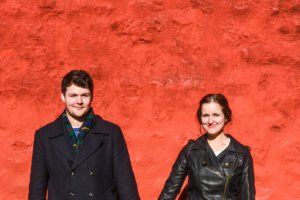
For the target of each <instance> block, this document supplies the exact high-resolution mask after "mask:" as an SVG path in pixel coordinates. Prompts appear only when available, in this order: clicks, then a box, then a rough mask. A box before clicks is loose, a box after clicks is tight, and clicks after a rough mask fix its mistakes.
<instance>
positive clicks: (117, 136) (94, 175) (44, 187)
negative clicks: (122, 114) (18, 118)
mask: <svg viewBox="0 0 300 200" xmlns="http://www.w3.org/2000/svg"><path fill="white" fill-rule="evenodd" d="M95 118H96V120H95V124H94V126H93V128H92V129H91V130H90V132H89V133H88V134H87V135H86V137H85V139H84V141H83V145H82V146H81V149H80V151H79V152H78V153H76V152H74V151H73V150H72V142H71V138H70V137H69V136H68V135H67V134H66V132H65V130H64V124H63V119H62V116H60V117H58V118H57V119H56V120H55V121H54V122H52V123H50V124H48V125H46V126H44V127H42V128H40V129H39V130H37V132H36V134H35V138H34V147H33V156H32V166H31V175H30V184H29V195H28V199H29V200H45V199H46V196H47V195H48V198H47V199H48V200H67V199H70V200H89V199H91V200H117V199H119V200H139V199H140V198H139V194H138V190H137V185H136V181H135V178H134V174H133V171H132V167H131V163H130V159H129V154H128V151H127V147H126V143H125V140H124V137H123V134H122V132H121V129H120V128H119V127H118V126H117V125H114V124H112V123H110V122H107V121H105V120H103V119H101V118H100V117H99V116H95Z"/></svg>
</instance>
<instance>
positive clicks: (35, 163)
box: [28, 132, 48, 200]
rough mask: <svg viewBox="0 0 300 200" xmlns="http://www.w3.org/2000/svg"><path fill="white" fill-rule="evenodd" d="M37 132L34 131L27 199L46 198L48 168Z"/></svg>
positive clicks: (37, 199) (44, 199) (39, 199)
mask: <svg viewBox="0 0 300 200" xmlns="http://www.w3.org/2000/svg"><path fill="white" fill-rule="evenodd" d="M44 155H45V154H44V149H43V147H42V144H41V141H40V138H39V134H38V132H36V133H35V137H34V143H33V153H32V164H31V173H30V183H29V195H28V200H46V193H47V192H46V191H47V184H48V168H47V164H46V161H45V156H44Z"/></svg>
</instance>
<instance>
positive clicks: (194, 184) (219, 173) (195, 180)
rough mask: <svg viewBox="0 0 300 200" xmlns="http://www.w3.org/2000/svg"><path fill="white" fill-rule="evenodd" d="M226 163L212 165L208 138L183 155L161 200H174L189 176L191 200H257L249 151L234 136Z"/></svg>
mask: <svg viewBox="0 0 300 200" xmlns="http://www.w3.org/2000/svg"><path fill="white" fill-rule="evenodd" d="M227 136H228V137H230V139H231V141H230V144H229V147H228V149H227V150H228V151H227V155H226V157H225V158H224V160H223V161H222V163H220V164H219V163H218V162H217V164H216V163H215V162H213V161H212V158H211V156H209V155H210V154H209V153H208V143H207V135H203V136H202V137H200V138H199V139H197V140H196V141H190V142H189V143H188V144H187V145H186V146H185V147H184V148H183V149H182V150H181V152H180V154H179V156H178V158H177V160H176V162H175V164H174V165H173V168H172V171H171V174H170V176H169V178H168V179H167V181H166V183H165V186H164V189H163V191H162V192H161V194H160V196H159V198H158V199H159V200H174V199H175V198H176V196H177V194H178V193H179V192H180V188H181V186H182V184H183V181H184V179H185V177H186V176H188V184H187V187H186V192H187V199H188V200H254V199H255V187H254V172H253V161H252V157H251V155H250V152H249V150H248V148H247V147H245V146H243V145H242V144H240V143H239V142H238V141H237V140H235V139H234V138H233V137H232V136H230V135H227Z"/></svg>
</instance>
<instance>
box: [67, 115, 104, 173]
mask: <svg viewBox="0 0 300 200" xmlns="http://www.w3.org/2000/svg"><path fill="white" fill-rule="evenodd" d="M108 133H109V132H108V130H107V129H106V127H105V125H104V124H103V122H102V120H101V119H100V118H96V122H95V125H94V127H93V128H92V129H91V131H90V132H89V133H88V134H87V135H86V137H85V139H84V141H83V144H82V146H81V149H80V150H79V152H78V153H77V155H76V156H75V160H74V163H73V165H72V167H71V170H74V169H75V168H76V167H78V166H79V165H80V164H81V163H82V162H84V161H85V160H86V159H87V158H89V157H90V156H91V155H92V154H93V153H94V152H95V151H97V150H98V149H99V148H101V147H102V146H103V144H104V139H103V137H104V136H107V135H108Z"/></svg>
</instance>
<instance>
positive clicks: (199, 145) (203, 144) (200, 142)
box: [191, 134, 245, 153]
mask: <svg viewBox="0 0 300 200" xmlns="http://www.w3.org/2000/svg"><path fill="white" fill-rule="evenodd" d="M226 136H227V137H229V138H230V143H231V145H229V147H228V148H229V149H228V150H229V151H234V152H240V153H243V152H244V151H245V150H244V149H245V147H244V146H243V145H242V144H240V143H239V142H238V141H237V140H236V139H235V138H234V137H232V136H231V135H229V134H226ZM207 145H208V143H207V134H204V135H202V136H201V137H199V138H198V139H197V140H196V141H194V143H193V146H192V148H191V149H192V150H197V149H198V150H206V149H207V148H208V147H207Z"/></svg>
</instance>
